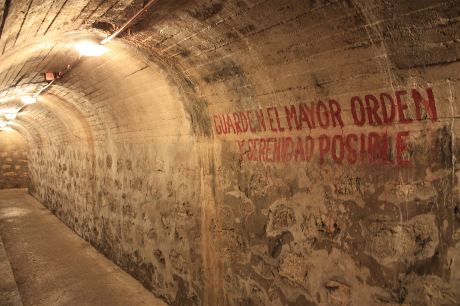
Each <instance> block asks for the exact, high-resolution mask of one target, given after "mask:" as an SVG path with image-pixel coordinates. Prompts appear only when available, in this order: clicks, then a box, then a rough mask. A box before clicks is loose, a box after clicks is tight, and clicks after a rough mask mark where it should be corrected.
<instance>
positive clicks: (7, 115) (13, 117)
mask: <svg viewBox="0 0 460 306" xmlns="http://www.w3.org/2000/svg"><path fill="white" fill-rule="evenodd" d="M4 116H5V118H6V119H8V120H14V119H16V113H7V114H4Z"/></svg>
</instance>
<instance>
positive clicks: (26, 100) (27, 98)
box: [21, 96, 37, 104]
mask: <svg viewBox="0 0 460 306" xmlns="http://www.w3.org/2000/svg"><path fill="white" fill-rule="evenodd" d="M21 100H22V103H24V104H34V103H35V102H37V98H35V97H31V96H24V97H21Z"/></svg>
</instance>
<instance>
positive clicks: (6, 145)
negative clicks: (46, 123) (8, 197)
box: [0, 131, 29, 189]
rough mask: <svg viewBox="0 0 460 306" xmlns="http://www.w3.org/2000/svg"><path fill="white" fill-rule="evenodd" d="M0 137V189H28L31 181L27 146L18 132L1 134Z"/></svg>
mask: <svg viewBox="0 0 460 306" xmlns="http://www.w3.org/2000/svg"><path fill="white" fill-rule="evenodd" d="M0 136H1V137H0V189H7V188H26V187H27V185H28V181H29V169H28V158H27V145H26V143H25V142H24V139H23V137H22V136H21V135H20V134H19V133H17V132H14V131H9V132H0Z"/></svg>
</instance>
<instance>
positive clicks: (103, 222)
mask: <svg viewBox="0 0 460 306" xmlns="http://www.w3.org/2000/svg"><path fill="white" fill-rule="evenodd" d="M142 5H143V1H129V0H128V1H101V2H97V1H87V0H66V1H64V0H55V1H51V0H41V1H39V0H34V1H25V0H24V1H22V0H18V1H14V2H13V1H6V2H5V5H4V7H3V22H2V26H1V30H2V32H1V33H2V34H1V37H0V48H1V49H2V50H3V51H2V52H3V54H2V56H1V57H0V71H1V83H0V84H1V86H0V90H1V92H0V97H2V98H4V99H5V101H4V102H0V107H10V108H11V107H15V106H17V105H20V99H19V97H20V96H22V95H25V94H33V93H36V92H37V91H39V90H40V89H41V88H43V86H44V85H46V82H44V80H43V73H44V72H46V71H54V72H59V71H63V70H65V69H66V67H68V66H67V65H69V64H70V65H71V70H70V71H69V72H67V73H66V74H65V75H64V76H63V77H62V78H61V79H59V80H58V81H56V82H55V83H53V85H52V86H50V87H49V88H48V89H47V90H45V91H44V92H43V93H42V94H41V95H40V96H39V99H38V102H37V103H36V104H34V105H29V106H26V107H25V108H24V109H23V110H22V111H21V112H20V113H19V114H18V117H17V119H16V120H15V121H14V122H12V123H11V127H13V128H14V129H16V130H17V131H19V132H20V133H21V134H23V135H24V137H25V138H26V139H27V141H28V144H29V167H30V180H31V182H30V189H29V191H30V193H31V194H32V195H34V196H35V197H36V198H37V199H39V200H40V201H41V202H42V203H43V204H44V205H46V206H47V207H48V208H49V209H50V210H51V211H53V212H54V213H55V214H56V215H57V216H58V217H59V218H61V219H62V220H63V221H64V222H65V223H66V224H67V225H68V226H69V227H71V228H72V229H73V230H74V231H75V232H77V233H78V234H79V235H81V236H82V237H84V238H85V239H86V240H88V241H90V242H91V243H92V244H93V245H94V246H95V247H96V248H97V249H99V250H100V251H101V252H103V253H104V254H105V255H106V256H107V257H108V258H110V259H112V260H113V261H114V262H116V263H117V264H119V265H120V266H121V267H122V268H123V269H125V270H126V271H128V272H130V273H131V274H132V275H133V276H134V277H135V278H137V279H138V280H139V281H141V282H142V284H143V285H144V286H146V287H147V288H149V289H150V290H151V291H152V292H153V294H155V295H157V296H159V297H161V298H162V299H164V300H165V301H166V302H168V303H169V304H171V305H181V306H182V305H211V306H216V305H218V306H220V305H245V306H246V305H290V306H293V305H396V304H408V305H410V304H412V305H456V304H459V303H460V295H459V294H460V229H459V226H460V204H459V202H460V197H459V195H460V194H459V187H458V180H459V165H458V163H457V160H458V158H460V151H459V145H458V143H459V137H458V136H457V135H459V132H460V131H459V125H458V122H457V121H458V120H457V119H458V112H459V98H460V77H459V74H458V70H459V67H460V66H459V64H460V62H459V59H460V37H459V35H460V34H459V33H460V3H459V1H458V0H450V1H447V0H444V1H442V0H424V1H374V0H368V1H364V0H354V1H332V0H331V1H329V0H328V1H326V0H317V1H300V0H299V1H275V0H260V1H258V0H231V1H217V0H213V1H205V0H193V1H192V0H190V1H186V0H181V1H168V0H163V1H158V3H157V4H156V5H154V6H153V7H152V8H151V9H150V10H149V12H148V13H146V14H145V15H143V16H142V18H141V19H140V20H139V21H138V22H137V23H136V24H135V25H133V26H132V27H131V28H130V30H129V31H128V32H126V33H124V34H123V35H122V36H121V37H119V38H118V39H116V40H114V41H112V42H110V43H109V44H108V45H107V47H108V48H109V51H108V52H107V53H106V54H105V55H103V56H101V57H96V58H80V59H79V57H78V54H77V52H76V51H75V50H74V48H73V46H74V44H75V43H76V42H78V41H79V40H81V39H93V40H96V41H97V40H101V39H102V38H103V37H104V34H110V33H112V32H113V31H114V30H115V29H116V28H118V27H119V26H120V25H121V24H122V23H123V22H124V21H126V20H127V19H128V18H129V17H130V16H132V15H133V14H134V13H135V12H136V11H138V10H139V9H140V8H141V7H142ZM43 7H46V8H47V9H46V10H43V9H42V8H43ZM32 29H33V30H32Z"/></svg>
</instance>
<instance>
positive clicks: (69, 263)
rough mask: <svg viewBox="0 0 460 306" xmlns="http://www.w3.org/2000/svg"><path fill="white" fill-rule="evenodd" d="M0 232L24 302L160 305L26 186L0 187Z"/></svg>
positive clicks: (80, 304)
mask: <svg viewBox="0 0 460 306" xmlns="http://www.w3.org/2000/svg"><path fill="white" fill-rule="evenodd" d="M0 236H1V237H2V239H3V244H4V247H5V250H6V254H7V256H8V259H9V261H10V265H11V267H12V270H13V273H14V278H15V279H16V283H17V286H18V289H19V293H20V296H21V299H22V303H23V305H24V306H27V305H47V306H54V305H66V306H71V305H78V306H82V305H92V306H95V305H110V306H115V305H120V306H122V305H123V306H126V305H153V306H156V305H166V304H165V303H164V302H162V301H161V300H158V299H156V298H155V297H154V296H153V295H152V294H151V293H150V292H149V291H147V290H146V289H145V288H144V287H142V285H140V284H139V283H138V282H137V281H136V280H134V279H133V278H132V277H131V276H129V275H128V274H127V273H125V272H123V271H122V270H121V269H120V268H118V267H117V266H116V265H114V264H113V263H112V262H111V261H109V260H108V259H106V258H105V257H104V256H103V255H101V254H100V253H98V252H97V251H96V250H95V249H94V248H92V247H91V246H90V245H89V244H88V243H87V242H85V241H84V240H82V239H81V238H80V237H78V236H77V235H76V234H75V233H74V232H73V231H71V230H70V229H69V228H68V227H66V226H65V225H64V224H63V223H62V222H61V221H59V219H57V218H56V217H55V216H54V215H53V214H51V213H50V212H49V211H48V210H47V209H46V208H45V207H43V206H42V205H41V204H40V203H39V202H38V201H36V200H35V199H34V198H33V197H31V196H30V195H28V194H27V190H26V189H9V190H0ZM0 289H1V288H0Z"/></svg>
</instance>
